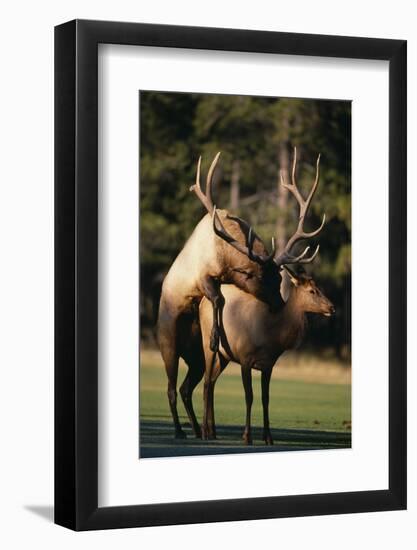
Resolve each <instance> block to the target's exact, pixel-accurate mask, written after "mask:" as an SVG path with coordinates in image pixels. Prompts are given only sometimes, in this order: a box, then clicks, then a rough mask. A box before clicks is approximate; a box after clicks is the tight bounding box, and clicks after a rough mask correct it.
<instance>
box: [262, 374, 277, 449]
mask: <svg viewBox="0 0 417 550" xmlns="http://www.w3.org/2000/svg"><path fill="white" fill-rule="evenodd" d="M271 373H272V367H271V368H270V369H267V370H265V371H262V376H261V386H262V409H263V414H264V429H263V435H262V439H263V440H264V441H265V443H266V445H273V444H274V442H273V440H272V435H271V431H270V429H269V383H270V381H271Z"/></svg>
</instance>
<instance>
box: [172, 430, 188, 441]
mask: <svg viewBox="0 0 417 550" xmlns="http://www.w3.org/2000/svg"><path fill="white" fill-rule="evenodd" d="M175 439H187V434H186V433H185V432H184V430H181V429H179V430H175Z"/></svg>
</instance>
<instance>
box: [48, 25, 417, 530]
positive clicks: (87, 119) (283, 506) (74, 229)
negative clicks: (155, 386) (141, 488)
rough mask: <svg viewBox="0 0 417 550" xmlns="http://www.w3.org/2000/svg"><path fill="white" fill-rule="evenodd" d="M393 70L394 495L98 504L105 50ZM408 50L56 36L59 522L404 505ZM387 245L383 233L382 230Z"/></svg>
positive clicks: (131, 31)
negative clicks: (225, 54)
mask: <svg viewBox="0 0 417 550" xmlns="http://www.w3.org/2000/svg"><path fill="white" fill-rule="evenodd" d="M103 43H104V44H106V43H111V44H124V45H144V46H160V47H169V48H193V49H203V50H213V51H215V50H223V51H226V50H228V51H239V52H258V53H270V54H289V55H303V56H321V57H338V58H354V59H373V60H386V61H388V62H389V402H388V407H389V488H388V489H387V490H377V491H358V492H348V493H334V494H306V495H297V496H274V497H262V498H245V499H231V500H217V501H200V502H180V503H168V504H146V505H137V506H117V507H98V498H97V494H98V468H97V464H98V448H97V434H98V409H97V404H98V391H97V388H98V350H97V334H98V329H97V326H98V316H97V307H98V291H97V277H98V260H97V258H98V251H97V245H98V219H97V217H98V152H97V145H98V132H97V127H98V109H97V104H98V70H97V69H98V66H97V53H98V44H103ZM406 46H407V44H406V41H404V40H386V39H374V38H353V37H341V36H321V35H311V34H292V33H280V32H264V31H262V32H259V31H248V30H236V29H217V28H197V27H180V26H164V25H148V24H141V23H117V22H106V21H83V20H74V21H70V22H68V23H64V24H62V25H59V26H57V27H56V28H55V281H56V282H55V522H56V523H57V524H60V525H63V526H65V527H68V528H70V529H74V530H90V529H108V528H123V527H140V526H152V525H171V524H184V523H201V522H215V521H236V520H249V519H261V518H279V517H288V516H309V515H323V514H340V513H352V512H370V511H385V510H401V509H405V508H406V332H407V331H406V249H407V247H406V135H407V132H406V113H407V107H406V84H407V83H406V55H407V54H406ZM378 235H379V237H378V238H381V232H380V231H378Z"/></svg>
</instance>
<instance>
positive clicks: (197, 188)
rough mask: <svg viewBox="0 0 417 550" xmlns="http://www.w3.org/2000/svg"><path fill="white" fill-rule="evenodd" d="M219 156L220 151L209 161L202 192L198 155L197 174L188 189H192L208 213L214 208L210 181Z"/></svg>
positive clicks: (211, 212)
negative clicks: (204, 186)
mask: <svg viewBox="0 0 417 550" xmlns="http://www.w3.org/2000/svg"><path fill="white" fill-rule="evenodd" d="M219 157H220V151H219V152H218V153H217V155H216V156H215V157H214V159H213V162H212V163H211V165H210V168H209V171H208V173H207V179H206V192H205V193H203V191H202V190H201V185H200V169H201V156H200V157H199V159H198V163H197V174H196V177H195V184H194V185H192V186H191V187H190V191H194V193H195V194H196V195H197V197H198V198H199V199H200V201H201V202H202V203H203V204H204V206H205V207H206V210H207V212H208V213H209V214H213V210H214V204H213V197H212V195H211V182H212V179H213V174H214V170H215V168H216V165H217V161H218V160H219Z"/></svg>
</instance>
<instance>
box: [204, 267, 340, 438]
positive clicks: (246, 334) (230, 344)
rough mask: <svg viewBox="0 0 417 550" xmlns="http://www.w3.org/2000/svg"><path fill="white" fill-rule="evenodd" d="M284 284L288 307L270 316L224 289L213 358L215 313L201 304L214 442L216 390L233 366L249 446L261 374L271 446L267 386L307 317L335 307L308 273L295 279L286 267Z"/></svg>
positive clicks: (208, 422)
mask: <svg viewBox="0 0 417 550" xmlns="http://www.w3.org/2000/svg"><path fill="white" fill-rule="evenodd" d="M282 276H283V284H282V286H286V283H287V281H285V278H286V277H287V278H288V279H289V281H290V288H289V292H288V299H287V301H286V304H285V306H284V308H283V309H282V310H280V311H278V312H274V311H271V310H270V309H269V308H268V307H267V305H266V304H264V303H263V302H261V301H260V300H258V299H257V298H255V297H254V296H250V295H249V294H247V293H245V292H242V291H241V290H240V289H238V288H237V287H235V286H233V285H228V286H222V287H221V292H222V294H223V296H224V300H225V302H224V306H223V312H222V331H221V337H220V346H219V351H218V353H217V354H215V353H214V352H213V351H212V350H211V349H210V348H209V346H208V340H207V339H208V331H209V330H210V327H211V324H212V313H211V311H210V308H209V307H208V303H207V300H206V299H203V300H202V301H201V303H200V311H199V313H200V327H201V332H202V338H203V348H204V353H205V361H206V375H205V382H204V418H203V430H202V433H203V437H204V438H205V439H214V438H215V437H216V428H215V422H214V386H215V383H216V380H217V379H218V377H219V376H220V374H221V373H222V372H223V370H224V369H225V368H226V366H227V364H228V363H229V361H234V362H236V363H239V364H240V365H241V375H242V382H243V387H244V390H245V401H246V425H245V429H244V432H243V440H244V442H245V444H247V445H251V444H252V434H251V425H250V415H251V407H252V402H253V392H252V369H256V370H259V371H261V388H262V407H263V440H264V441H265V443H266V444H267V445H272V444H273V440H272V435H271V431H270V428H269V384H270V380H271V373H272V368H273V366H274V365H275V364H276V362H277V360H278V358H279V357H280V356H281V355H282V353H284V351H286V350H288V349H291V348H294V347H296V346H297V345H298V344H299V343H300V342H301V340H302V337H303V334H304V330H305V326H306V319H305V314H306V313H318V314H321V315H325V316H330V315H332V314H333V313H334V311H335V310H334V307H333V304H332V303H331V302H330V300H329V299H328V298H326V296H324V294H323V292H322V291H321V290H320V289H319V288H318V287H317V285H316V283H315V282H314V280H313V278H312V277H310V276H308V275H306V274H305V273H300V274H296V273H294V272H293V271H291V270H290V269H289V268H288V267H287V266H283V269H282Z"/></svg>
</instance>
